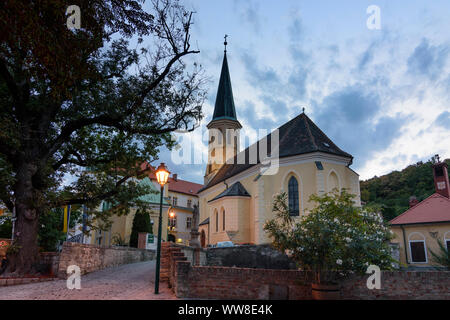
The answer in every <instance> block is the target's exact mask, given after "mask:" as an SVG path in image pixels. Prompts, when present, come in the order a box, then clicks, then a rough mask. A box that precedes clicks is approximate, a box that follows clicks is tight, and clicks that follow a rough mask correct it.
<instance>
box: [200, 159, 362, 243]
mask: <svg viewBox="0 0 450 320" xmlns="http://www.w3.org/2000/svg"><path fill="white" fill-rule="evenodd" d="M320 161H321V162H322V165H323V168H324V170H318V169H317V168H316V165H315V163H314V160H311V161H303V163H297V164H287V165H285V164H283V163H281V162H280V167H279V169H278V172H277V174H275V175H262V176H260V177H259V178H257V176H258V174H259V171H255V172H254V173H252V174H250V175H249V176H245V173H242V174H240V175H243V177H242V178H241V179H240V180H239V181H240V182H241V184H242V185H243V186H244V188H245V189H246V190H247V191H248V192H249V193H250V195H251V198H248V199H246V200H243V199H241V200H239V201H238V203H235V202H233V201H231V199H230V200H226V199H228V198H227V197H226V198H222V199H219V200H216V201H214V202H211V203H209V202H208V201H209V200H211V199H213V198H214V197H216V196H217V195H218V194H220V193H221V192H223V191H224V190H225V188H226V186H225V184H224V183H223V182H221V183H219V184H218V185H216V186H213V187H211V188H209V189H207V190H204V191H203V192H201V193H200V201H199V203H200V222H202V221H203V220H205V219H206V218H207V217H209V218H210V224H211V225H210V243H211V244H215V243H217V242H218V241H226V240H230V239H229V237H227V236H226V233H224V232H218V233H216V234H215V216H214V210H216V209H217V210H221V208H222V207H223V208H224V209H225V211H226V212H227V213H229V214H230V215H233V214H235V213H236V214H238V215H239V234H238V235H237V236H236V239H237V240H233V241H234V242H252V243H255V244H262V243H269V242H270V239H269V238H268V237H267V235H266V233H265V231H264V230H263V226H264V223H265V222H266V221H267V220H269V219H271V218H273V213H272V202H273V197H274V195H275V194H277V193H279V192H281V191H286V192H287V190H288V188H287V183H288V180H289V178H290V177H291V176H292V175H294V176H295V177H296V178H297V181H298V184H299V202H300V205H299V206H300V215H304V214H306V213H307V212H308V210H310V209H312V206H313V204H312V203H310V202H308V199H309V197H310V196H311V195H312V194H321V193H323V192H328V191H329V190H328V189H329V188H330V186H331V185H332V179H329V178H328V177H329V175H330V173H333V174H335V175H336V177H337V180H338V184H339V186H340V187H341V188H347V189H348V190H349V192H351V193H353V194H356V195H357V198H356V200H355V202H356V204H357V205H360V198H359V195H360V193H359V192H360V191H359V177H358V175H357V174H356V173H355V172H354V171H352V170H350V169H349V168H347V167H346V165H345V164H339V163H334V162H336V161H326V160H324V159H320ZM251 170H252V169H249V171H251ZM238 177H239V175H238V176H236V177H232V178H230V179H227V184H228V186H231V185H232V184H233V183H235V182H236V181H237V178H238ZM255 178H257V179H255ZM255 180H256V181H255ZM329 180H331V181H329ZM220 212H221V211H219V213H220ZM219 216H220V219H221V215H220V214H219ZM219 231H220V230H219Z"/></svg>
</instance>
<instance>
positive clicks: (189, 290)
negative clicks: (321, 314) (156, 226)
mask: <svg viewBox="0 0 450 320" xmlns="http://www.w3.org/2000/svg"><path fill="white" fill-rule="evenodd" d="M170 264H171V266H170V272H169V283H170V286H171V287H172V289H173V291H174V293H175V294H176V296H177V297H179V298H200V299H202V298H208V299H283V300H287V299H290V300H302V299H311V298H312V296H311V282H312V279H313V277H312V274H311V273H308V272H304V271H298V270H270V269H251V268H230V267H211V266H192V265H191V263H190V262H189V261H187V259H186V258H185V257H183V256H181V255H180V254H175V255H173V254H172V255H171V258H170ZM367 278H368V275H367V276H354V277H352V278H349V279H347V280H346V281H344V282H343V283H342V284H341V299H447V300H450V290H449V288H450V272H449V271H431V272H424V271H421V272H419V271H410V272H405V271H393V272H382V275H381V289H380V290H377V289H374V290H369V289H368V288H367V286H366V282H367Z"/></svg>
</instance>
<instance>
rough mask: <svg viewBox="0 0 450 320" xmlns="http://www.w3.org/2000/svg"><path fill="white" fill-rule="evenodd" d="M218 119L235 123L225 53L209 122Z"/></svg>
mask: <svg viewBox="0 0 450 320" xmlns="http://www.w3.org/2000/svg"><path fill="white" fill-rule="evenodd" d="M220 119H229V120H235V121H237V118H236V110H235V107H234V99H233V90H232V89H231V79H230V71H229V70H228V61H227V54H226V52H225V54H224V56H223V63H222V71H221V73H220V80H219V88H218V89H217V96H216V104H215V106H214V114H213V118H212V120H211V121H214V120H220Z"/></svg>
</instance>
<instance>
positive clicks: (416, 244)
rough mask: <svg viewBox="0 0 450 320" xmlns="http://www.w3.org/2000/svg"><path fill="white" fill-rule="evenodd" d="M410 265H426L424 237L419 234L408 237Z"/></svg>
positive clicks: (414, 233) (415, 233)
mask: <svg viewBox="0 0 450 320" xmlns="http://www.w3.org/2000/svg"><path fill="white" fill-rule="evenodd" d="M408 240H409V252H410V259H411V263H427V262H428V259H427V248H426V244H425V237H424V236H423V235H422V234H421V233H419V232H413V233H411V234H410V235H409V236H408Z"/></svg>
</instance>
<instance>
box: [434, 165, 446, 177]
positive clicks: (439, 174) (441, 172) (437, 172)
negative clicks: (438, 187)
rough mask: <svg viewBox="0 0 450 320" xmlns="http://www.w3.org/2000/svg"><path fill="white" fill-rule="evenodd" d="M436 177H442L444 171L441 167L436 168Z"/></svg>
mask: <svg viewBox="0 0 450 320" xmlns="http://www.w3.org/2000/svg"><path fill="white" fill-rule="evenodd" d="M435 172H436V177H442V176H443V175H444V169H443V168H442V167H438V168H436V171H435Z"/></svg>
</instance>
